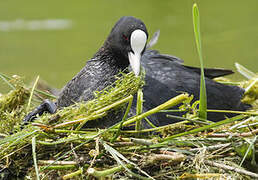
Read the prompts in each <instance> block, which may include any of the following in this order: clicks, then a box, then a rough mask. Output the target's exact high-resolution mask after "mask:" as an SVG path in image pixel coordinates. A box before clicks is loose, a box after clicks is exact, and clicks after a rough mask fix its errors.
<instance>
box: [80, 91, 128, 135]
mask: <svg viewBox="0 0 258 180" xmlns="http://www.w3.org/2000/svg"><path fill="white" fill-rule="evenodd" d="M132 98H133V96H132V95H130V96H128V97H126V98H124V99H121V100H119V101H116V102H115V103H113V104H111V105H108V106H106V107H104V108H102V109H99V110H97V111H96V112H94V114H93V115H97V114H101V113H105V112H106V111H108V110H110V109H112V108H114V107H116V106H118V105H120V104H123V103H126V102H128V101H130V99H132ZM89 120H91V119H85V120H84V121H82V123H81V124H80V125H79V126H78V127H77V128H76V130H77V131H78V130H80V129H81V128H82V127H83V125H84V124H85V123H86V122H87V121H89Z"/></svg>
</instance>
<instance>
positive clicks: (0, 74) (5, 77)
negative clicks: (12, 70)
mask: <svg viewBox="0 0 258 180" xmlns="http://www.w3.org/2000/svg"><path fill="white" fill-rule="evenodd" d="M0 78H1V79H2V80H3V81H4V82H5V83H6V84H7V85H8V86H10V88H11V89H15V87H14V86H13V85H12V84H11V83H9V81H8V80H10V79H11V78H9V77H8V76H6V75H5V74H2V73H0Z"/></svg>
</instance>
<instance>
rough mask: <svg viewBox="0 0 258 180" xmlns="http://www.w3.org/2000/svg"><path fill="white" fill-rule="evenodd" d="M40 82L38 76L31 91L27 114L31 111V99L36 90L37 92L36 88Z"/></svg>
mask: <svg viewBox="0 0 258 180" xmlns="http://www.w3.org/2000/svg"><path fill="white" fill-rule="evenodd" d="M38 80H39V76H37V78H36V80H35V82H34V84H33V86H32V89H31V92H30V97H29V101H28V105H27V108H26V112H28V111H29V109H30V103H31V99H32V96H33V93H34V90H35V88H36V85H37V83H38Z"/></svg>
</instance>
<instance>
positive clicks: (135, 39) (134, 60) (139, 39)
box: [128, 29, 147, 76]
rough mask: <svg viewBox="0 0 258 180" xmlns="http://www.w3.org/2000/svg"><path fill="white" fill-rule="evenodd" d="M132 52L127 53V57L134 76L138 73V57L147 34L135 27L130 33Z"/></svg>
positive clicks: (139, 57)
mask: <svg viewBox="0 0 258 180" xmlns="http://www.w3.org/2000/svg"><path fill="white" fill-rule="evenodd" d="M130 40H131V48H132V52H129V53H128V58H129V62H130V65H131V67H132V69H133V72H134V74H135V75H136V76H138V75H139V74H140V65H141V64H140V59H141V54H142V51H143V49H144V47H145V45H146V42H147V35H146V33H145V32H144V31H142V30H140V29H137V30H135V31H133V32H132V34H131V39H130Z"/></svg>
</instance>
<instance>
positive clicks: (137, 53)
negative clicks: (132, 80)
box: [106, 16, 148, 76]
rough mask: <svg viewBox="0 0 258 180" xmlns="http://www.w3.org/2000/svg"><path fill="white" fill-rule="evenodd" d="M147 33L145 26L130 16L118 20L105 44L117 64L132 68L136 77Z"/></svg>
mask: <svg viewBox="0 0 258 180" xmlns="http://www.w3.org/2000/svg"><path fill="white" fill-rule="evenodd" d="M147 39H148V32H147V28H146V26H145V24H144V23H143V22H142V21H141V20H140V19H136V18H134V17H131V16H124V17H122V18H120V19H119V20H118V22H117V23H116V24H115V26H114V27H113V29H112V30H111V32H110V34H109V36H108V38H107V41H106V44H107V46H108V47H109V48H110V49H111V51H112V53H113V54H114V55H115V56H116V57H117V61H120V62H118V63H121V64H124V65H126V66H128V65H129V64H130V65H131V67H132V70H133V72H134V74H135V75H136V76H138V75H139V73H140V59H141V56H142V54H143V52H144V50H145V47H146V42H147Z"/></svg>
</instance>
